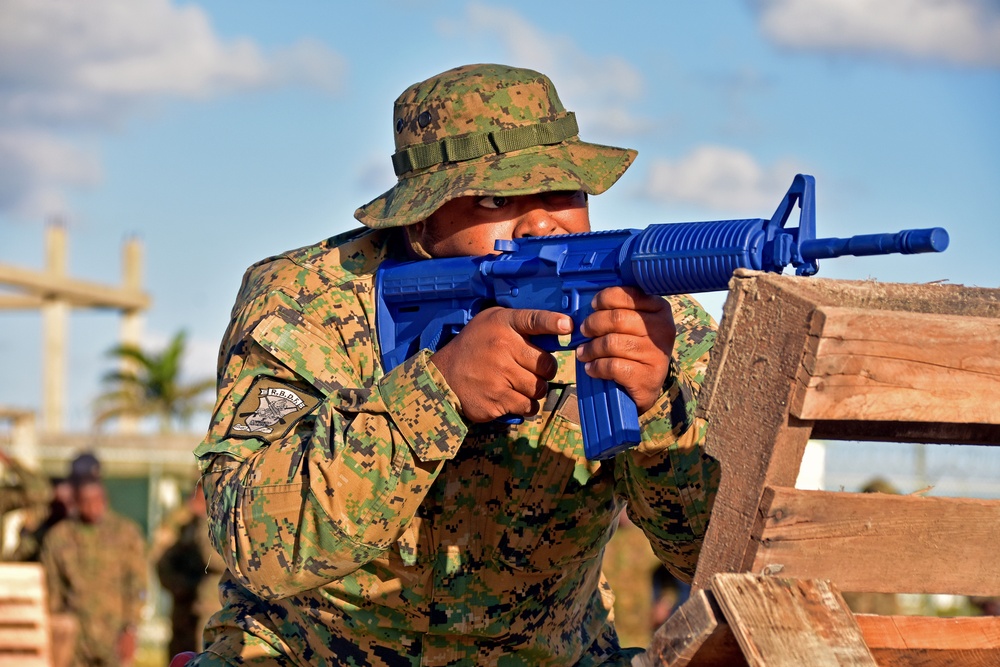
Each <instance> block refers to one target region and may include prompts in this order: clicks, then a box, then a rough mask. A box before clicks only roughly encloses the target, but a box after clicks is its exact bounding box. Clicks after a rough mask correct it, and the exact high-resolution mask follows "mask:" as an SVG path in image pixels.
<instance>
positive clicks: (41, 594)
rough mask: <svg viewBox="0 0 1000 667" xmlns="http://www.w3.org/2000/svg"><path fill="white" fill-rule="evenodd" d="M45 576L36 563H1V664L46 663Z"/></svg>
mask: <svg viewBox="0 0 1000 667" xmlns="http://www.w3.org/2000/svg"><path fill="white" fill-rule="evenodd" d="M50 631H51V630H50V625H49V615H48V604H47V599H46V594H45V576H44V573H43V571H42V566H41V565H38V564H37V563H0V667H49V665H50V664H51V657H50Z"/></svg>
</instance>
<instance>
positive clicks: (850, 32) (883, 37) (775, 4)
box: [757, 0, 1000, 67]
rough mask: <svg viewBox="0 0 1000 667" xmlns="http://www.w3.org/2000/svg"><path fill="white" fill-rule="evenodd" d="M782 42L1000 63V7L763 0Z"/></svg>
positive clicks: (976, 2) (771, 32) (767, 23)
mask: <svg viewBox="0 0 1000 667" xmlns="http://www.w3.org/2000/svg"><path fill="white" fill-rule="evenodd" d="M757 5H758V7H759V13H760V24H761V28H762V30H763V32H764V34H765V35H766V36H767V37H768V38H770V39H772V40H773V41H774V42H775V43H777V44H780V45H782V46H787V47H792V48H797V49H803V50H812V51H826V52H834V53H836V52H843V53H868V54H881V55H886V56H892V57H897V58H903V59H910V60H925V61H938V62H945V63H949V64H954V65H972V66H984V67H1000V8H998V5H997V4H996V3H995V2H990V1H989V0H758V2H757Z"/></svg>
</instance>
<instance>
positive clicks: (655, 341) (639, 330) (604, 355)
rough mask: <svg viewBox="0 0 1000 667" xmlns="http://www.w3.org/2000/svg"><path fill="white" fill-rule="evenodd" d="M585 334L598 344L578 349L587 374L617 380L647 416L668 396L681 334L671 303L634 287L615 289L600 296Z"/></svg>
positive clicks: (592, 343)
mask: <svg viewBox="0 0 1000 667" xmlns="http://www.w3.org/2000/svg"><path fill="white" fill-rule="evenodd" d="M593 306H594V312H593V313H592V314H591V315H590V317H588V318H587V319H586V320H584V322H583V325H582V326H581V327H580V333H582V334H583V335H584V336H587V337H588V338H591V339H593V340H590V341H588V342H587V343H584V344H583V345H581V346H579V347H578V348H577V350H576V354H577V358H578V359H580V360H581V361H585V362H587V374H588V375H590V376H591V377H594V378H600V379H602V380H614V381H615V382H617V383H618V384H619V385H621V387H622V388H623V389H624V390H625V391H626V393H628V395H629V396H631V397H632V400H633V401H635V405H636V407H637V408H638V410H639V414H640V415H641V414H642V413H643V412H645V411H646V410H648V409H649V408H651V407H653V403H655V402H656V399H657V398H658V397H659V396H660V394H661V393H662V391H663V383H664V382H665V381H666V378H667V372H668V371H669V369H670V355H671V353H672V352H673V349H674V339H675V338H676V337H677V329H676V327H675V326H674V316H673V313H672V312H671V310H670V304H668V303H667V302H666V301H664V300H663V299H662V298H661V297H658V296H650V295H648V294H645V293H643V292H642V291H641V290H638V289H635V288H631V287H609V288H607V289H604V290H601V291H600V292H598V293H597V296H595V297H594V302H593Z"/></svg>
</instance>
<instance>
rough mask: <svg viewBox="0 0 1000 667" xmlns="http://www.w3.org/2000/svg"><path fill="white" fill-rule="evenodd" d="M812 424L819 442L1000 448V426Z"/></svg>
mask: <svg viewBox="0 0 1000 667" xmlns="http://www.w3.org/2000/svg"><path fill="white" fill-rule="evenodd" d="M953 418H954V417H953ZM812 425H813V429H812V437H813V438H814V439H816V440H858V441H862V442H917V443H930V444H934V443H937V444H946V445H1000V425H998V424H962V423H955V422H947V423H944V422H899V421H855V420H838V421H825V420H823V421H814V422H813V423H812Z"/></svg>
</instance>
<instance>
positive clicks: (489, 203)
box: [478, 196, 507, 208]
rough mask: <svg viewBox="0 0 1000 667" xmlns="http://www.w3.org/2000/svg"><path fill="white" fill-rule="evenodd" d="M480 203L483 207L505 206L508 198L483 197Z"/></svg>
mask: <svg viewBox="0 0 1000 667" xmlns="http://www.w3.org/2000/svg"><path fill="white" fill-rule="evenodd" d="M478 204H479V205H480V206H482V207H483V208H503V207H504V206H506V205H507V198H506V197H500V196H491V197H483V198H482V199H480V200H479V202H478Z"/></svg>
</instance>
